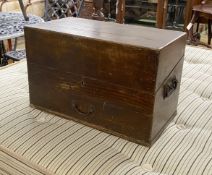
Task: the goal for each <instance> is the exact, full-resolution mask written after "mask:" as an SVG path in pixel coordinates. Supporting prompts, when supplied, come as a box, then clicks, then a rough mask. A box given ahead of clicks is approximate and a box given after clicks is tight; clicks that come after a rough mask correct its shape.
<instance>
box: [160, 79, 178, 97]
mask: <svg viewBox="0 0 212 175" xmlns="http://www.w3.org/2000/svg"><path fill="white" fill-rule="evenodd" d="M178 83H179V82H178V80H177V78H176V77H174V78H172V79H171V80H170V81H168V82H167V83H166V84H165V85H164V92H163V98H164V99H165V98H167V97H169V96H170V95H171V94H172V93H173V92H174V91H175V90H176V89H177V87H178Z"/></svg>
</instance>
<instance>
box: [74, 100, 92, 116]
mask: <svg viewBox="0 0 212 175" xmlns="http://www.w3.org/2000/svg"><path fill="white" fill-rule="evenodd" d="M72 107H73V109H74V110H75V112H77V113H78V114H80V115H82V116H89V115H91V114H93V113H94V112H95V107H94V106H93V105H89V106H88V108H87V110H86V111H84V110H82V109H81V108H80V106H79V105H77V104H76V103H75V102H72Z"/></svg>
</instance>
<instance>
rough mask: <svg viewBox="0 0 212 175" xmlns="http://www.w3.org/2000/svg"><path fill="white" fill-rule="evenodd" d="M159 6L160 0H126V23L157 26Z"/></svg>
mask: <svg viewBox="0 0 212 175" xmlns="http://www.w3.org/2000/svg"><path fill="white" fill-rule="evenodd" d="M157 6H158V0H126V1H125V23H136V24H141V25H146V26H156V24H157V18H156V16H157Z"/></svg>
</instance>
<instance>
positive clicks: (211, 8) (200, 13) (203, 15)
mask: <svg viewBox="0 0 212 175" xmlns="http://www.w3.org/2000/svg"><path fill="white" fill-rule="evenodd" d="M192 10H193V16H192V20H191V22H190V26H188V29H189V39H190V42H191V44H195V45H197V44H204V43H201V42H200V41H199V37H198V29H199V24H200V23H206V24H208V45H207V46H208V47H210V44H211V38H212V31H211V24H212V22H211V21H212V2H211V3H208V2H206V1H202V2H201V4H199V5H195V6H194V7H193V9H192ZM194 23H197V30H196V35H195V34H194V31H193V24H194ZM204 45H205V44H204Z"/></svg>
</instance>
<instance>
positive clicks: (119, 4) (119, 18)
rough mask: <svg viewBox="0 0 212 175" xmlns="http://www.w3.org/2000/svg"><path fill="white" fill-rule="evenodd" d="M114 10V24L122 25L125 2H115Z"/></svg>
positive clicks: (123, 0) (118, 0)
mask: <svg viewBox="0 0 212 175" xmlns="http://www.w3.org/2000/svg"><path fill="white" fill-rule="evenodd" d="M116 8H117V10H116V22H117V23H121V24H123V23H124V17H125V0H117V3H116Z"/></svg>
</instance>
